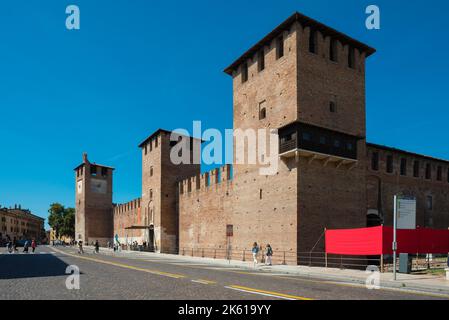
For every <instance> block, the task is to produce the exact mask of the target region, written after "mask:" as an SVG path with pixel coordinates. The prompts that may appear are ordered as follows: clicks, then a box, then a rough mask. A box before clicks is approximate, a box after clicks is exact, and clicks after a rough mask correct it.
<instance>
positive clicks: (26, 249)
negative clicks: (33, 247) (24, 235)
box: [23, 240, 30, 253]
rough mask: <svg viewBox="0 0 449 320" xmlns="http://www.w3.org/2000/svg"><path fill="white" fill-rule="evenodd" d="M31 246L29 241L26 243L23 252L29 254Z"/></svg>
mask: <svg viewBox="0 0 449 320" xmlns="http://www.w3.org/2000/svg"><path fill="white" fill-rule="evenodd" d="M29 246H30V243H29V242H28V240H26V241H25V244H24V245H23V252H25V253H28V248H29Z"/></svg>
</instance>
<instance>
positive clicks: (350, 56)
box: [348, 47, 355, 69]
mask: <svg viewBox="0 0 449 320" xmlns="http://www.w3.org/2000/svg"><path fill="white" fill-rule="evenodd" d="M354 58H355V57H354V48H352V47H349V52H348V67H349V68H351V69H354V68H355V61H354Z"/></svg>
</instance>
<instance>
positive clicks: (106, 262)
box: [52, 248, 185, 279]
mask: <svg viewBox="0 0 449 320" xmlns="http://www.w3.org/2000/svg"><path fill="white" fill-rule="evenodd" d="M52 249H53V250H55V251H57V252H59V253H61V254H64V255H67V256H70V257H74V258H78V259H83V260H88V261H93V262H98V263H103V264H108V265H111V266H116V267H120V268H126V269H131V270H136V271H142V272H146V273H151V274H156V275H159V276H165V277H170V278H175V279H180V278H185V276H184V275H182V274H174V273H168V272H163V271H158V270H150V269H144V268H139V267H134V266H131V265H127V264H123V263H118V262H112V261H106V260H101V259H95V258H89V257H84V256H79V255H74V254H71V253H67V252H64V251H60V250H58V249H55V248H52Z"/></svg>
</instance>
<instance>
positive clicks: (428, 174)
mask: <svg viewBox="0 0 449 320" xmlns="http://www.w3.org/2000/svg"><path fill="white" fill-rule="evenodd" d="M431 178H432V167H431V166H430V163H428V164H426V179H427V180H430V179H431Z"/></svg>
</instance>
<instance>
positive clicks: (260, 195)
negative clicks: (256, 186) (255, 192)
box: [259, 189, 263, 200]
mask: <svg viewBox="0 0 449 320" xmlns="http://www.w3.org/2000/svg"><path fill="white" fill-rule="evenodd" d="M262 197H263V190H262V189H260V190H259V198H260V200H262Z"/></svg>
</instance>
